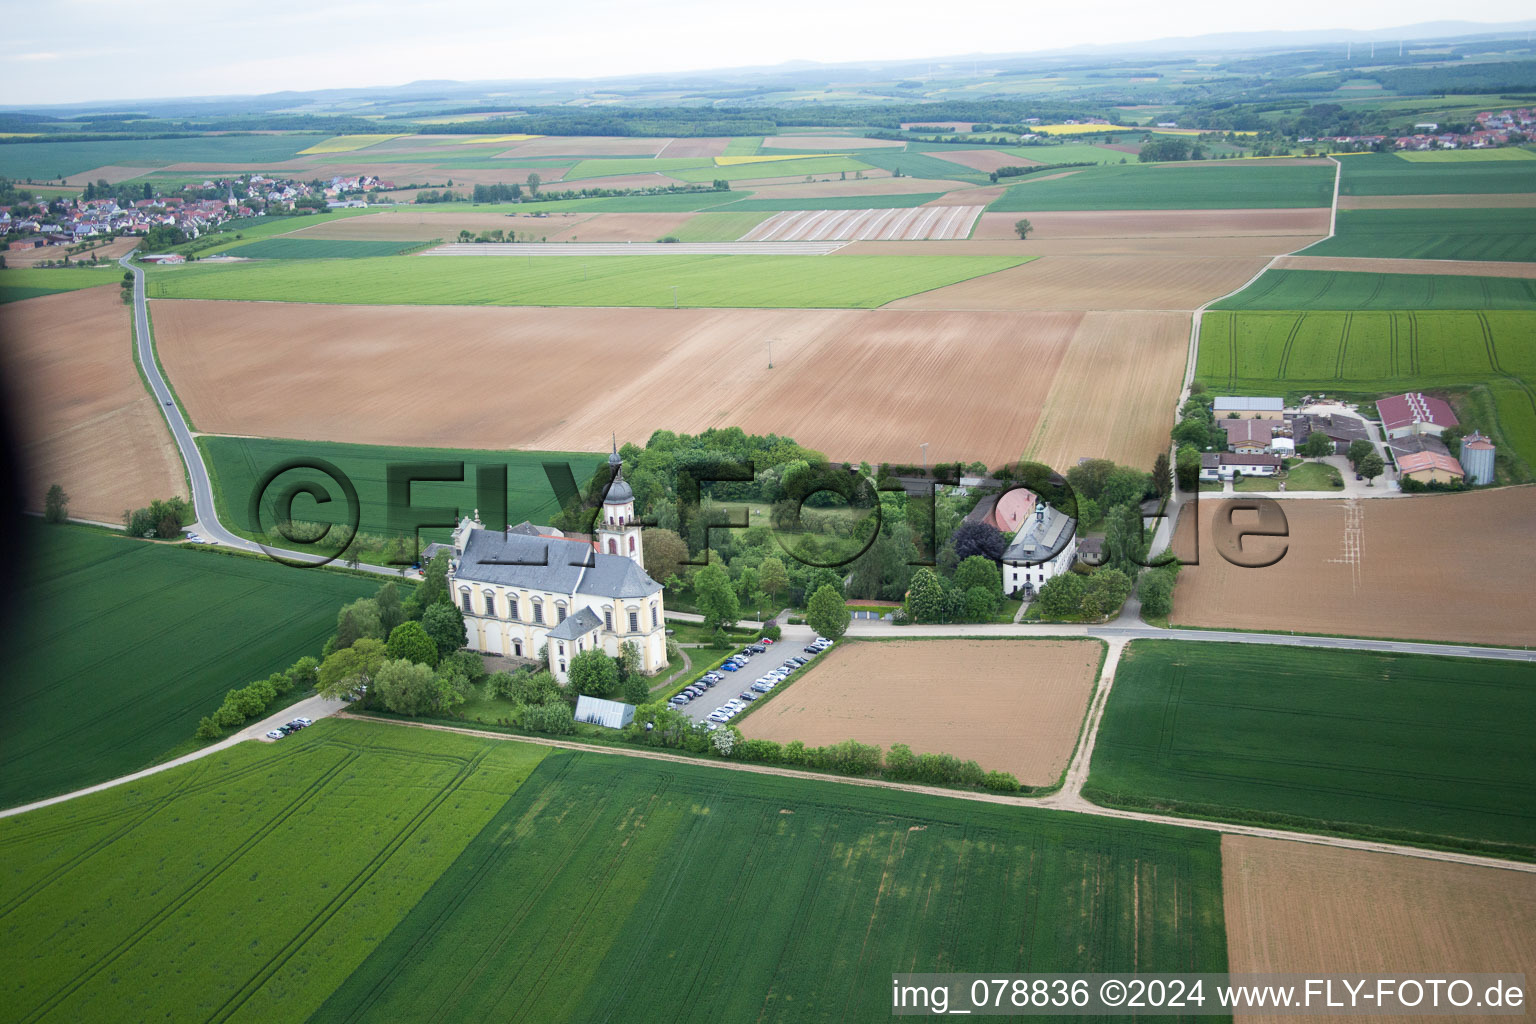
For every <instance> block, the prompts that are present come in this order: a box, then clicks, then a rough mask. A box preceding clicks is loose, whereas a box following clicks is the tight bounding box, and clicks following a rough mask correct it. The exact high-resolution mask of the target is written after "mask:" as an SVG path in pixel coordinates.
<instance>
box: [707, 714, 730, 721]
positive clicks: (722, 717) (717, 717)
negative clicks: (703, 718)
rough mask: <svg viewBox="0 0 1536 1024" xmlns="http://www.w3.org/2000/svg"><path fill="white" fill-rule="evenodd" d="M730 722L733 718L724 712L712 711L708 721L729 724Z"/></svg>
mask: <svg viewBox="0 0 1536 1024" xmlns="http://www.w3.org/2000/svg"><path fill="white" fill-rule="evenodd" d="M730 720H731V716H730V715H728V714H726V713H725V712H724V711H711V712H710V713H709V716H708V721H711V722H729V721H730Z"/></svg>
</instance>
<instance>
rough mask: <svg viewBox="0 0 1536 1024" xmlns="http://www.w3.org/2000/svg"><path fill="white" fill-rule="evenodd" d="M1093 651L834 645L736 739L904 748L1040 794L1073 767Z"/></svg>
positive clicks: (929, 643) (1095, 658) (1022, 644)
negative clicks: (996, 774)
mask: <svg viewBox="0 0 1536 1024" xmlns="http://www.w3.org/2000/svg"><path fill="white" fill-rule="evenodd" d="M1103 651H1104V648H1103V645H1102V644H1101V643H1099V642H1097V641H1091V640H1090V641H1083V640H1002V639H999V640H886V641H877V642H857V641H852V642H845V643H843V644H841V645H839V646H838V647H836V648H834V649H833V650H832V651H830V652H829V653H827V654H824V655H822V656H821V657H820V658H818V659H817V661H818V662H819V663H818V664H815V665H813V666H812V667H811V668H810V669H808V670H807V671H806V673H805V676H804V678H801V679H799V680H797V681H795V682H794V683H791V684H790V685H789V686H788V687H787V688H785V690H784V692H782V693H778V694H775V695H774V696H773V699H772V700H771V701H769V702H768V703H767V704H766V705H764V706H763V707H762V708H761V709H760V710H757V711H754V712H753V713H752V714H751V715H749V716H748V717H747V718H745V719H743V721H742V725H741V729H742V733H743V735H745V736H747V737H748V738H749V739H767V740H777V741H778V742H780V743H788V742H790V741H791V740H801V741H803V742H804V743H805V744H806V745H807V746H821V745H823V744H827V743H839V742H841V741H843V740H846V739H855V740H858V741H859V742H861V743H875V744H878V745H880V746H881V747H884V748H886V749H889V748H890V746H891V745H892V744H893V743H905V744H907V745H908V746H909V747H911V748H912V750H913V752H914V753H918V754H922V753H935V754H938V753H945V754H953V755H954V756H956V757H958V758H960V759H961V760H962V761H975V762H976V763H978V764H980V765H981V766H982V767H983V768H985V769H987V770H989V771H990V770H997V771H1005V772H1011V773H1012V774H1013V775H1014V776H1015V777H1016V778H1017V779H1018V780H1019V782H1021V783H1023V784H1024V785H1026V786H1049V785H1052V784H1054V783H1055V782H1056V780H1057V779H1058V778H1059V777H1060V776H1061V773H1062V770H1063V769H1065V768H1066V766H1067V761H1068V759H1069V758H1070V757H1071V756H1072V749H1073V747H1074V746H1075V745H1076V743H1077V734H1078V731H1079V729H1080V727H1081V726H1082V722H1083V713H1084V712H1085V711H1086V710H1087V708H1088V697H1089V695H1090V694H1091V693H1092V692H1093V686H1094V680H1095V678H1096V677H1097V675H1098V668H1099V661H1100V658H1101V657H1102V655H1103Z"/></svg>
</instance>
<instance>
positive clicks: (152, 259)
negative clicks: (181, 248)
mask: <svg viewBox="0 0 1536 1024" xmlns="http://www.w3.org/2000/svg"><path fill="white" fill-rule="evenodd" d="M139 262H140V263H185V262H187V258H186V257H185V256H183V255H181V253H177V252H161V253H151V254H150V255H148V256H140V257H139Z"/></svg>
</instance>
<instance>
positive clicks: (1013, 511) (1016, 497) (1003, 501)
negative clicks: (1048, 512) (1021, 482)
mask: <svg viewBox="0 0 1536 1024" xmlns="http://www.w3.org/2000/svg"><path fill="white" fill-rule="evenodd" d="M1034 510H1035V496H1034V494H1033V493H1032V492H1030V491H1027V490H1025V489H1024V488H1022V487H1015V488H1014V489H1013V490H1011V491H1004V492H1003V493H1002V494H988V495H986V496H985V497H983V498H982V499H981V500H980V501H978V502H977V503H976V507H975V508H973V509H971V511H970V512H969V513H968V514H967V515H966V517H965V520H964V521H965V522H967V523H986V524H987V525H988V526H991V527H995V528H996V529H997V530H999V531H1000V532H1002V533H1003V534H1006V535H1008V536H1012V535H1013V534H1015V533H1017V532H1018V530H1019V527H1021V526H1023V525H1024V520H1026V519H1028V518H1029V516H1030V514H1031V513H1033V512H1034Z"/></svg>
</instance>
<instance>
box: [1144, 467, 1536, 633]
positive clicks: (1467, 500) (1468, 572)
mask: <svg viewBox="0 0 1536 1024" xmlns="http://www.w3.org/2000/svg"><path fill="white" fill-rule="evenodd" d="M1378 486H1380V484H1379V483H1378ZM1215 497H1218V496H1217V495H1206V496H1204V497H1203V498H1202V500H1201V501H1200V516H1199V519H1200V564H1199V565H1187V566H1185V567H1184V569H1183V571H1181V572H1180V574H1179V582H1178V586H1177V587H1176V589H1175V590H1174V600H1173V614H1172V615H1171V616H1169V621H1170V622H1171V623H1172V624H1173V625H1181V626H1209V627H1215V628H1221V629H1253V630H1277V629H1278V630H1285V629H1295V630H1296V631H1297V632H1306V633H1331V634H1343V635H1352V636H1376V637H1387V638H1391V639H1399V640H1439V641H1448V642H1459V643H1478V644H1501V645H1511V646H1523V645H1527V644H1532V643H1536V616H1533V615H1532V614H1531V601H1530V585H1531V580H1532V579H1536V547H1533V546H1532V544H1531V541H1530V539H1531V537H1532V536H1533V535H1536V487H1506V488H1501V489H1499V490H1495V491H1476V492H1473V493H1470V494H1440V495H1436V494H1426V495H1414V496H1412V497H1394V498H1370V499H1356V500H1353V501H1347V500H1342V499H1341V500H1338V501H1333V500H1327V499H1313V500H1300V499H1298V500H1292V501H1283V502H1281V503H1280V505H1281V507H1282V509H1283V510H1284V512H1285V516H1286V519H1287V522H1288V524H1289V532H1290V536H1289V539H1288V541H1287V542H1286V543H1287V544H1288V548H1287V550H1286V552H1285V555H1284V557H1283V558H1281V559H1280V561H1279V562H1278V563H1276V564H1275V565H1273V566H1270V567H1268V568H1263V569H1245V568H1240V567H1238V566H1234V565H1231V564H1229V563H1228V562H1227V561H1226V560H1224V559H1223V558H1222V557H1221V556H1220V555H1219V554H1218V553H1217V550H1216V543H1215V537H1214V534H1213V532H1212V530H1211V522H1212V518H1213V516H1214V515H1215V513H1216V512H1217V510H1218V506H1219V505H1220V504H1221V503H1220V502H1219V501H1213V500H1211V499H1212V498H1215ZM1190 511H1191V510H1190V509H1189V508H1188V506H1186V507H1185V509H1184V511H1183V514H1182V515H1181V516H1180V521H1179V526H1178V534H1177V536H1176V538H1175V550H1177V551H1178V552H1179V553H1180V554H1181V555H1182V556H1184V557H1188V555H1187V553H1188V552H1189V551H1190V549H1191V545H1190V537H1189V530H1190V528H1191V526H1192V524H1193V518H1192V517H1191V516H1190V515H1189V513H1190ZM1255 521H1256V517H1254V516H1253V515H1252V514H1248V515H1247V517H1246V518H1245V517H1244V516H1242V515H1239V516H1237V517H1236V518H1235V519H1234V523H1235V524H1236V525H1237V526H1239V527H1241V526H1243V525H1245V524H1247V523H1253V522H1255ZM1245 543H1246V544H1247V545H1248V546H1249V547H1251V548H1252V549H1254V550H1256V551H1259V552H1269V551H1272V550H1278V545H1279V543H1280V542H1277V541H1272V540H1269V539H1266V538H1255V539H1252V540H1249V541H1247V542H1245Z"/></svg>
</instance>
